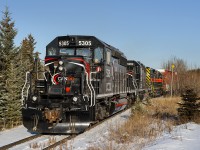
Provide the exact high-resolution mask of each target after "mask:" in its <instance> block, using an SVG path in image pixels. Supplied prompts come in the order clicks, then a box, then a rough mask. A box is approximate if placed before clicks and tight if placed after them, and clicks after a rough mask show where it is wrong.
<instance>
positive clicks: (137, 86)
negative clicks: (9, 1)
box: [22, 36, 163, 133]
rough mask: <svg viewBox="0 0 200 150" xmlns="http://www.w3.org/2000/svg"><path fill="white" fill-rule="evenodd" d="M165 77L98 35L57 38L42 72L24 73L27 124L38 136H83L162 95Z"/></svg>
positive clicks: (24, 118)
mask: <svg viewBox="0 0 200 150" xmlns="http://www.w3.org/2000/svg"><path fill="white" fill-rule="evenodd" d="M36 62H37V61H36ZM162 77H163V76H162V74H161V73H160V72H159V71H157V70H155V69H152V68H149V67H145V66H144V65H143V64H142V63H141V62H139V61H135V60H127V58H126V56H125V55H124V54H123V53H122V52H121V51H120V50H118V49H116V48H114V47H113V46H110V45H109V44H107V43H105V42H103V41H101V40H99V39H98V38H96V37H94V36H59V37H56V38H55V39H54V40H53V41H51V42H50V43H49V44H48V45H47V47H46V57H45V67H44V71H38V70H37V69H34V70H33V71H30V72H27V73H26V82H25V85H24V87H23V89H22V101H23V108H22V117H23V124H24V126H25V127H26V128H27V129H28V130H29V131H35V132H38V133H80V132H83V131H84V130H85V129H86V128H87V127H88V126H90V125H92V124H93V123H95V122H97V121H99V120H102V119H104V118H107V117H109V116H111V115H112V114H114V113H116V112H118V111H120V110H123V109H125V108H127V107H130V106H131V105H133V104H134V102H135V101H136V99H139V100H143V99H145V98H146V97H147V96H148V95H149V96H151V97H155V96H159V95H162V94H163V78H162Z"/></svg>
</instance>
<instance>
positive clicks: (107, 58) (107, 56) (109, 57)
mask: <svg viewBox="0 0 200 150" xmlns="http://www.w3.org/2000/svg"><path fill="white" fill-rule="evenodd" d="M110 60H111V51H110V50H109V49H107V51H106V64H108V65H109V64H110Z"/></svg>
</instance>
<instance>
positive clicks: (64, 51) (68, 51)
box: [60, 48, 75, 55]
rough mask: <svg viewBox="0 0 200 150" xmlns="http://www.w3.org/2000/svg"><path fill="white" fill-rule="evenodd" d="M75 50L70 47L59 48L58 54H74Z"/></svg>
mask: <svg viewBox="0 0 200 150" xmlns="http://www.w3.org/2000/svg"><path fill="white" fill-rule="evenodd" d="M74 52H75V50H74V49H72V48H61V49H60V55H74V54H75V53H74Z"/></svg>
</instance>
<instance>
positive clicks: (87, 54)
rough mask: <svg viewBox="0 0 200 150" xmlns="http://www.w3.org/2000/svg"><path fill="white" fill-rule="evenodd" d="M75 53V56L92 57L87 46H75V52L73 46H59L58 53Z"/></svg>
mask: <svg viewBox="0 0 200 150" xmlns="http://www.w3.org/2000/svg"><path fill="white" fill-rule="evenodd" d="M75 54H76V55H77V56H84V57H89V58H91V57H92V52H91V50H90V49H88V48H77V49H76V53H75V49H74V48H61V49H60V55H71V56H73V55H75Z"/></svg>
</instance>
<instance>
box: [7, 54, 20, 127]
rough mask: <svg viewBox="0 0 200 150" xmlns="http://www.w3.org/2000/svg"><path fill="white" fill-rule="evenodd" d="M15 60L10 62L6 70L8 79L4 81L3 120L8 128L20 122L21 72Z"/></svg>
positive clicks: (18, 63)
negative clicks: (4, 111)
mask: <svg viewBox="0 0 200 150" xmlns="http://www.w3.org/2000/svg"><path fill="white" fill-rule="evenodd" d="M17 57H18V56H17ZM17 57H16V58H17ZM16 58H15V59H14V60H13V61H11V63H10V65H9V66H8V68H7V72H8V77H7V81H6V90H7V93H5V96H6V97H7V101H6V106H5V107H6V114H5V118H6V123H7V126H9V127H13V125H17V124H19V122H20V120H21V101H20V99H21V90H20V89H21V88H22V83H21V82H20V81H22V78H21V77H22V75H21V73H22V72H21V66H20V62H17V61H16Z"/></svg>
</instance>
